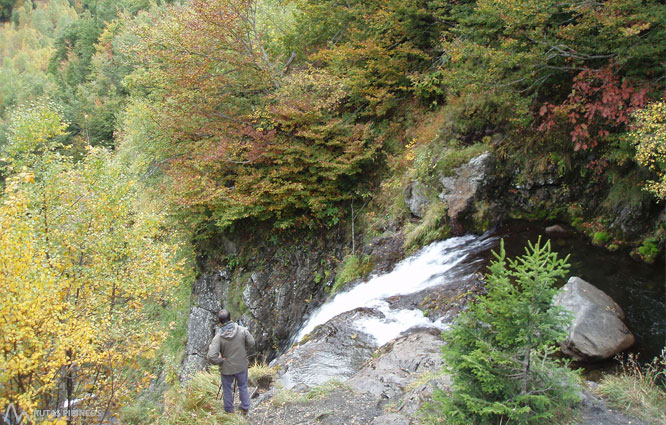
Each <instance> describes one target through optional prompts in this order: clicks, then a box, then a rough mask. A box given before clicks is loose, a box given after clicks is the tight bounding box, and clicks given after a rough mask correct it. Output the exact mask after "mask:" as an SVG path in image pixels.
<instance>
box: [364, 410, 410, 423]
mask: <svg viewBox="0 0 666 425" xmlns="http://www.w3.org/2000/svg"><path fill="white" fill-rule="evenodd" d="M370 425H409V419H407V418H406V417H405V416H402V415H398V414H397V413H387V414H385V415H381V416H377V417H376V418H375V419H373V421H372V422H371V423H370Z"/></svg>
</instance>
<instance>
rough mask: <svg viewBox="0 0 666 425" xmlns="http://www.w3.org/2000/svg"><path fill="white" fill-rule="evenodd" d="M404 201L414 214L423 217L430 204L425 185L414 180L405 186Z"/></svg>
mask: <svg viewBox="0 0 666 425" xmlns="http://www.w3.org/2000/svg"><path fill="white" fill-rule="evenodd" d="M405 203H406V204H407V207H409V211H411V213H412V214H413V215H414V216H416V217H419V218H423V216H424V215H425V212H426V210H427V209H428V205H429V204H430V201H429V200H428V194H427V191H426V187H425V185H424V184H423V183H421V182H414V183H412V184H410V185H409V186H407V189H406V190H405Z"/></svg>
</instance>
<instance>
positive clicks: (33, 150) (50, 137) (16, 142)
mask: <svg viewBox="0 0 666 425" xmlns="http://www.w3.org/2000/svg"><path fill="white" fill-rule="evenodd" d="M10 120H11V121H10V125H9V128H8V131H7V144H6V145H4V146H2V150H1V152H2V156H3V157H4V160H5V161H6V162H8V163H9V164H10V166H11V167H12V168H13V169H16V170H18V169H20V167H24V166H32V165H34V163H35V162H36V161H37V160H38V157H39V155H40V154H42V153H44V152H49V151H53V150H55V149H57V148H58V147H60V145H59V144H58V142H57V139H56V138H57V137H58V136H62V135H63V134H65V129H66V128H67V125H66V124H65V123H63V122H62V114H61V112H60V110H59V108H58V107H57V106H56V105H55V104H53V103H47V102H41V103H36V104H33V105H30V106H28V107H20V108H18V109H17V110H16V111H15V112H14V113H13V114H12V115H11V118H10Z"/></svg>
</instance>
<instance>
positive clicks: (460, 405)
mask: <svg viewBox="0 0 666 425" xmlns="http://www.w3.org/2000/svg"><path fill="white" fill-rule="evenodd" d="M494 255H495V261H493V262H492V263H491V265H490V267H489V273H488V274H487V276H486V280H487V284H488V286H487V289H488V293H487V294H486V295H485V296H481V297H479V298H478V299H477V302H476V303H475V304H474V305H472V306H470V307H469V310H468V311H467V312H464V313H462V314H461V315H460V316H459V317H458V320H457V321H456V323H455V324H454V326H453V328H452V329H451V330H450V331H448V332H445V333H444V335H443V336H444V338H445V339H446V340H447V341H448V343H447V344H446V345H445V346H444V347H443V353H444V359H445V361H446V364H447V366H448V368H449V371H450V372H451V374H452V377H453V393H452V394H450V395H448V396H447V397H444V396H443V394H439V395H438V396H436V397H435V399H436V400H438V401H439V402H440V404H441V407H442V409H443V413H444V416H446V418H447V420H449V421H450V422H447V423H452V424H461V425H462V424H469V423H475V424H495V423H497V422H498V421H501V422H502V423H503V422H506V421H507V420H510V421H515V422H516V423H520V424H542V423H546V422H544V420H547V419H549V418H552V417H553V414H554V412H555V410H556V409H565V408H566V407H568V406H570V405H571V403H572V401H574V400H575V398H576V396H575V394H576V386H575V380H576V378H575V374H574V373H573V372H571V371H569V370H567V369H566V365H563V364H562V363H561V362H560V361H557V360H554V359H552V358H550V357H549V355H550V354H552V353H553V351H554V348H553V347H554V346H555V344H556V343H558V342H560V341H561V340H562V339H563V338H565V337H566V333H565V329H566V326H567V324H568V323H569V321H570V317H569V316H568V315H567V314H564V310H562V309H559V308H555V307H553V306H552V298H553V295H554V294H555V292H556V291H557V289H556V288H555V287H554V285H555V283H556V282H557V281H558V280H559V279H562V278H563V277H565V275H566V273H567V270H568V267H569V266H568V264H567V258H568V257H567V258H564V259H558V258H557V254H556V253H554V252H552V251H551V249H550V241H547V242H546V243H545V244H543V245H542V244H541V240H540V239H539V240H538V241H537V242H536V243H535V244H532V243H529V244H528V247H527V248H526V249H525V255H523V256H521V257H518V258H516V259H509V258H506V253H505V250H504V242H503V241H502V243H501V245H500V250H499V252H497V253H494Z"/></svg>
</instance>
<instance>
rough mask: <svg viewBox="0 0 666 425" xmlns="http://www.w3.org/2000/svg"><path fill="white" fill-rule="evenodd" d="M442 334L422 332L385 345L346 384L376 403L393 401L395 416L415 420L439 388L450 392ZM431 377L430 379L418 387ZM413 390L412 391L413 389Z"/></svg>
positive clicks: (430, 331)
mask: <svg viewBox="0 0 666 425" xmlns="http://www.w3.org/2000/svg"><path fill="white" fill-rule="evenodd" d="M442 344H443V341H442V338H441V335H440V332H439V331H437V330H434V329H428V330H425V329H424V330H420V331H416V332H414V333H411V334H408V335H406V336H403V337H400V338H397V339H395V340H393V341H391V342H389V343H388V344H386V345H384V346H383V347H382V348H381V349H380V350H379V351H378V352H377V353H375V355H374V358H373V359H372V360H370V361H369V362H368V363H367V364H366V365H365V366H363V368H362V369H361V370H359V371H358V372H357V373H356V374H355V375H354V376H353V377H352V378H351V379H349V380H348V381H347V385H349V386H350V387H351V388H352V389H354V390H355V391H357V392H359V393H369V394H372V395H374V396H375V397H377V400H389V399H390V400H393V401H394V402H396V403H397V405H398V406H399V407H398V408H397V412H396V413H400V414H402V415H406V416H413V415H414V414H415V413H416V412H417V411H418V409H420V407H421V405H422V404H423V402H424V401H425V400H426V399H429V398H431V397H432V393H433V391H434V390H435V389H436V388H440V389H442V388H447V387H449V386H450V384H451V381H450V378H449V377H448V376H447V375H444V374H441V373H440V371H441V369H442V367H443V366H444V363H443V361H442V355H441V351H440V348H441V346H442ZM427 373H429V374H431V375H432V376H431V377H430V379H428V380H425V381H423V382H420V383H416V380H417V379H418V378H419V377H422V376H426V374H427ZM410 387H411V388H410Z"/></svg>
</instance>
